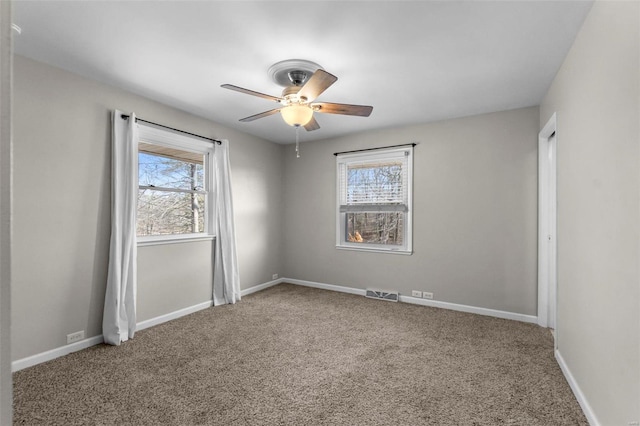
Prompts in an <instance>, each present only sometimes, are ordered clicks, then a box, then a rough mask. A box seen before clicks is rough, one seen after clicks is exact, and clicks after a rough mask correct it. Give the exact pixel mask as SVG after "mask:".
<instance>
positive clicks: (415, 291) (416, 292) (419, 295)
mask: <svg viewBox="0 0 640 426" xmlns="http://www.w3.org/2000/svg"><path fill="white" fill-rule="evenodd" d="M411 295H412V296H413V297H422V292H421V291H419V290H412V291H411Z"/></svg>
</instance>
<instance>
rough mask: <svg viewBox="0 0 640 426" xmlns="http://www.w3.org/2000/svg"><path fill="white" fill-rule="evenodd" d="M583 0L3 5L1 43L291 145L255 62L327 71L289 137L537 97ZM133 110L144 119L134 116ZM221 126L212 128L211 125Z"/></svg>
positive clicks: (263, 67)
mask: <svg viewBox="0 0 640 426" xmlns="http://www.w3.org/2000/svg"><path fill="white" fill-rule="evenodd" d="M591 5H592V1H511V2H505V1H499V2H489V1H465V2H458V1H438V2H435V1H434V2H431V1H428V2H427V1H411V2H400V1H374V2H367V1H349V2H345V1H295V2H294V1H279V2H275V1H154V2H152V1H145V2H138V1H136V2H134V1H106V2H105V1H16V2H14V7H13V12H14V19H13V21H14V23H16V24H17V25H19V26H20V27H21V28H22V34H21V35H19V36H18V35H16V37H15V42H14V47H15V51H16V52H17V53H18V54H20V55H24V56H27V57H30V58H33V59H36V60H39V61H42V62H46V63H49V64H52V65H55V66H58V67H60V68H64V69H67V70H69V71H72V72H75V73H77V74H80V75H84V76H87V77H89V78H92V79H95V80H99V81H103V82H106V83H109V84H112V85H114V86H118V87H122V88H124V89H126V90H128V91H131V92H134V93H137V94H140V95H143V96H146V97H148V98H151V99H154V100H157V101H159V102H162V103H165V104H168V105H172V106H174V107H177V108H180V109H182V110H185V111H188V112H190V113H193V114H195V115H198V116H202V117H206V118H208V119H211V120H213V121H215V122H217V123H221V124H224V125H226V126H229V127H233V128H236V129H238V130H241V131H244V132H247V133H251V134H254V135H256V136H259V137H261V138H264V139H267V140H270V141H274V142H278V143H291V142H293V141H294V140H295V132H294V130H293V128H292V127H289V126H287V125H286V124H285V123H284V122H283V121H282V119H281V118H280V116H279V115H272V116H270V117H266V118H263V119H260V120H256V121H254V122H250V123H240V122H239V121H238V119H240V118H243V117H246V116H249V115H253V114H256V113H259V112H263V111H266V110H269V109H272V108H273V107H274V104H273V103H272V102H269V101H267V100H265V99H261V98H257V97H253V96H248V95H245V94H241V93H237V92H233V91H230V90H225V89H222V88H220V85H221V84H224V83H231V84H235V85H238V86H242V87H245V88H248V89H252V90H256V91H259V92H263V93H267V94H272V95H275V96H279V95H280V92H281V90H282V88H281V87H280V86H277V85H276V84H275V83H274V82H272V81H271V80H270V79H269V76H268V74H267V70H268V68H269V67H270V66H271V65H272V64H274V63H276V62H278V61H281V60H284V59H307V60H310V61H313V62H316V63H318V64H320V65H321V66H322V67H323V68H324V69H325V70H326V71H328V72H330V73H332V74H335V75H336V76H337V77H338V81H337V82H336V83H335V84H334V85H333V86H331V87H330V88H329V89H328V90H327V91H326V92H324V93H323V94H322V95H321V96H320V97H319V98H318V101H328V102H338V103H353V104H362V105H373V107H374V108H373V113H372V114H371V116H370V117H368V118H362V117H351V116H338V115H330V114H316V119H317V121H318V123H319V124H320V126H321V128H320V129H319V130H316V131H313V132H304V131H302V132H301V140H302V141H310V140H318V139H325V138H330V137H335V136H339V135H344V134H347V133H353V132H360V131H364V130H373V129H380V128H385V127H395V126H400V125H408V124H417V123H425V122H430V121H435V120H442V119H447V118H453V117H462V116H468V115H473V114H480V113H486V112H493V111H501V110H508V109H513V108H520V107H526V106H532V105H538V104H539V103H540V101H541V100H542V97H543V96H544V94H545V93H546V91H547V89H548V87H549V85H550V83H551V81H552V79H553V77H554V76H555V73H556V71H557V70H558V68H559V67H560V65H561V63H562V60H563V59H564V57H565V55H566V53H567V51H568V50H569V47H570V46H571V44H572V43H573V40H574V38H575V36H576V33H577V31H578V29H579V28H580V25H581V24H582V22H583V20H584V18H585V17H586V15H587V13H588V11H589V9H590V8H591ZM142 118H145V117H142ZM221 136H224V135H221Z"/></svg>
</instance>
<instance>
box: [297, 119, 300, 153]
mask: <svg viewBox="0 0 640 426" xmlns="http://www.w3.org/2000/svg"><path fill="white" fill-rule="evenodd" d="M296 158H300V125H297V126H296Z"/></svg>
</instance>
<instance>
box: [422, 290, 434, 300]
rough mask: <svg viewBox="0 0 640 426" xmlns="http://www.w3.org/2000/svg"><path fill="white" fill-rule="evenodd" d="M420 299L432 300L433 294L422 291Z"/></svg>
mask: <svg viewBox="0 0 640 426" xmlns="http://www.w3.org/2000/svg"><path fill="white" fill-rule="evenodd" d="M422 298H423V299H433V293H431V292H428V291H423V292H422Z"/></svg>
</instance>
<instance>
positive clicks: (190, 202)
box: [137, 189, 204, 237]
mask: <svg viewBox="0 0 640 426" xmlns="http://www.w3.org/2000/svg"><path fill="white" fill-rule="evenodd" d="M137 228H138V229H137V235H138V236H139V237H141V236H146V235H173V234H190V233H199V232H204V195H203V194H193V193H185V192H167V191H155V190H151V189H141V190H139V191H138V226H137Z"/></svg>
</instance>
